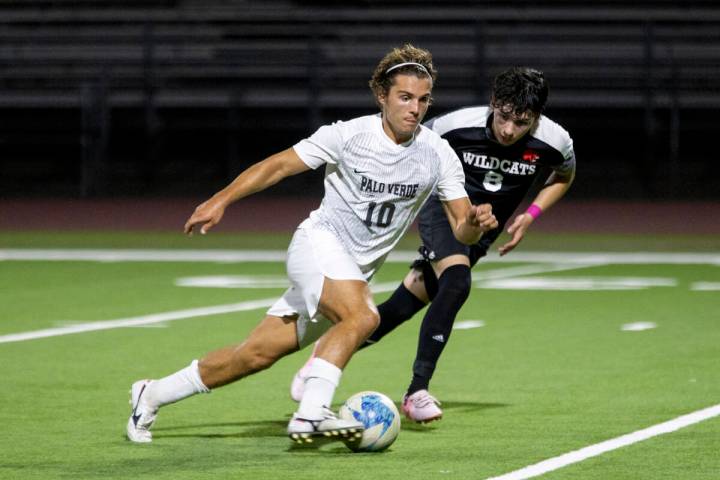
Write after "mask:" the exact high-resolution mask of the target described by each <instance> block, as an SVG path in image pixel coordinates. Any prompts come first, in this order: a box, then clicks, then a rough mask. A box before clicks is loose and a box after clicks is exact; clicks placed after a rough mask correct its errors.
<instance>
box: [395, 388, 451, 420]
mask: <svg viewBox="0 0 720 480" xmlns="http://www.w3.org/2000/svg"><path fill="white" fill-rule="evenodd" d="M438 405H440V402H439V401H438V399H437V398H435V397H433V396H432V395H430V393H429V392H428V391H427V390H418V391H417V392H415V393H413V394H412V395H409V396H408V395H405V396H404V397H403V402H402V411H403V413H404V414H405V416H406V417H407V418H408V419H409V420H412V421H414V422H417V423H428V422H432V421H433V420H440V419H441V418H442V410H440V407H438Z"/></svg>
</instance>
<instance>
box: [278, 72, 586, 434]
mask: <svg viewBox="0 0 720 480" xmlns="http://www.w3.org/2000/svg"><path fill="white" fill-rule="evenodd" d="M547 96H548V86H547V83H546V81H545V78H544V76H543V74H542V72H539V71H538V70H534V69H530V68H511V69H509V70H506V71H503V72H502V73H500V74H499V75H498V76H497V77H495V80H494V83H493V91H492V96H491V99H490V105H487V106H479V107H468V108H462V109H459V110H456V111H453V112H450V113H447V114H445V115H441V116H439V117H435V118H433V119H431V120H430V121H428V122H427V123H426V126H428V127H430V128H431V129H433V130H434V131H435V132H437V133H438V134H440V135H441V136H442V138H444V139H446V140H447V141H448V142H449V143H450V146H451V147H452V148H453V149H454V150H455V152H456V153H457V155H458V156H459V157H460V160H461V161H462V166H463V169H464V172H465V190H466V191H467V193H468V196H469V197H470V199H471V201H472V203H473V204H480V203H490V204H491V205H492V210H493V213H494V214H495V217H496V218H497V221H498V223H499V227H498V228H497V229H495V230H491V231H489V232H487V233H485V235H483V237H482V238H481V239H480V240H479V241H478V242H477V243H476V244H473V245H471V246H467V245H464V244H462V243H460V242H458V241H457V240H456V239H455V238H454V237H453V234H452V230H451V228H450V225H449V223H448V220H447V217H446V215H445V213H444V211H443V207H442V204H441V202H440V201H439V200H438V198H437V197H432V196H431V197H430V199H429V200H428V202H427V203H426V204H425V205H424V206H423V208H422V210H421V211H420V214H419V216H418V219H419V230H420V237H421V240H422V246H421V248H420V253H421V254H422V257H423V258H421V259H419V260H417V261H415V262H414V263H413V265H412V268H411V270H410V272H409V273H408V275H407V276H406V277H405V279H404V280H403V282H402V283H401V284H400V285H399V286H398V288H397V289H396V290H395V292H394V293H393V294H392V295H391V297H390V298H389V299H388V300H387V301H385V302H384V303H382V304H381V305H379V306H378V311H379V313H380V325H379V327H378V328H377V329H376V330H375V332H374V333H373V334H372V335H371V336H370V337H369V338H368V340H367V341H366V343H365V344H364V345H363V346H368V345H371V344H373V343H376V342H378V341H379V340H380V339H381V338H382V337H384V336H385V335H387V334H388V333H389V332H390V331H392V330H393V329H395V328H396V327H397V326H398V325H400V324H401V323H403V322H405V321H406V320H409V319H410V318H412V317H413V315H415V314H416V313H417V312H419V311H420V310H421V309H422V308H424V307H425V305H427V304H428V303H430V307H429V308H428V310H427V312H426V313H425V316H424V318H423V320H422V325H421V327H420V335H419V340H418V349H417V355H416V357H415V362H414V364H413V378H412V381H411V383H410V386H409V387H408V390H407V393H406V395H405V397H404V398H403V405H402V410H403V412H404V413H405V415H406V416H407V417H408V418H409V419H411V420H414V421H416V422H429V421H432V420H438V419H440V418H441V417H442V410H441V409H440V407H439V402H438V401H437V400H436V399H435V398H434V397H433V396H432V395H430V393H429V392H428V388H429V384H430V379H431V378H432V376H433V373H434V371H435V367H436V365H437V362H438V359H439V358H440V355H441V354H442V351H443V348H444V347H445V345H446V344H447V341H448V339H449V337H450V333H451V331H452V326H453V323H454V321H455V317H456V315H457V313H458V311H459V310H460V307H462V305H463V303H464V302H465V300H466V299H467V297H468V295H469V293H470V288H471V274H470V269H471V268H472V267H473V266H474V265H475V264H476V263H477V262H478V260H480V258H482V257H483V256H485V254H486V253H487V250H488V248H490V245H492V243H493V242H494V241H495V240H496V239H497V237H498V235H499V234H500V233H501V232H502V230H503V229H504V227H505V225H506V224H507V223H508V221H509V220H510V218H511V216H512V214H513V212H514V211H515V209H516V208H517V207H518V206H519V205H520V203H521V202H522V201H523V199H524V197H525V196H526V194H527V193H528V191H529V190H530V188H531V186H532V185H533V183H534V182H535V180H536V179H537V178H538V177H541V178H543V179H545V178H546V180H545V183H544V185H543V187H542V188H541V189H540V190H539V192H538V194H537V196H536V197H535V198H534V199H533V200H532V202H531V205H530V207H529V208H528V209H527V210H526V211H525V212H523V213H521V214H519V215H517V216H516V217H515V218H514V219H513V220H512V221H511V222H510V223H509V226H508V228H507V232H508V233H509V234H510V235H511V237H510V239H509V241H507V242H506V243H504V244H503V245H502V246H500V247H499V252H500V255H505V254H507V253H509V252H510V251H512V250H513V249H514V248H515V247H516V246H517V245H518V244H519V243H520V241H521V240H522V239H523V237H524V236H525V232H526V231H527V229H528V228H529V227H530V225H531V224H532V223H533V221H535V219H537V217H538V216H539V215H540V214H541V213H542V212H543V211H545V210H547V209H548V208H550V207H551V206H552V205H553V204H555V202H557V201H558V200H559V199H560V198H561V197H562V196H563V195H564V194H565V192H567V190H568V189H569V188H570V184H571V183H572V181H573V178H574V175H575V155H574V152H573V142H572V139H571V138H570V136H569V135H568V133H567V131H565V130H564V129H563V128H562V127H561V126H560V125H558V124H557V123H555V122H553V121H552V120H550V119H549V118H547V117H545V116H544V115H542V112H543V109H544V108H545V103H546V101H547ZM361 348H362V347H361ZM303 370H304V369H301V370H300V372H298V374H297V375H296V376H295V379H294V380H293V386H292V388H291V395H292V396H293V398H295V397H297V396H298V394H299V391H301V388H302V377H303Z"/></svg>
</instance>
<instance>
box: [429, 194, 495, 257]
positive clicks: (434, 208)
mask: <svg viewBox="0 0 720 480" xmlns="http://www.w3.org/2000/svg"><path fill="white" fill-rule="evenodd" d="M418 229H419V231H420V239H421V240H422V246H421V247H420V249H419V252H420V254H421V255H422V256H423V258H424V259H425V260H427V261H430V262H437V261H439V260H442V259H443V258H445V257H449V256H450V255H458V254H459V255H465V256H466V257H468V258H469V259H470V266H471V267H472V266H474V265H475V264H476V263H477V262H478V260H480V259H481V258H482V257H484V256H485V255H486V254H487V250H488V246H489V244H487V240H486V241H485V242H483V239H481V240H480V242H478V243H475V244H473V245H465V244H463V243H461V242H459V241H458V240H457V239H456V238H455V235H454V234H453V232H452V228H451V227H450V222H449V221H448V218H447V215H446V214H445V210H444V209H443V207H442V203H440V200H439V199H438V197H436V196H432V197H430V199H429V200H428V201H427V203H426V204H425V205H424V206H423V208H422V210H420V214H419V215H418Z"/></svg>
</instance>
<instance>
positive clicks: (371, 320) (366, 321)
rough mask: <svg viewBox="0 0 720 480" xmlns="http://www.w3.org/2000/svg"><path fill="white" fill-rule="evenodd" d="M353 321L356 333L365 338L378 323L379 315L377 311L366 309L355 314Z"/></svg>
mask: <svg viewBox="0 0 720 480" xmlns="http://www.w3.org/2000/svg"><path fill="white" fill-rule="evenodd" d="M354 323H355V324H356V325H357V330H358V333H360V334H361V335H364V336H365V337H366V338H367V337H368V336H370V334H371V333H372V332H374V331H375V329H376V328H377V327H378V325H380V315H378V313H377V312H374V311H372V310H368V311H367V312H363V313H362V314H358V315H356V316H355V319H354Z"/></svg>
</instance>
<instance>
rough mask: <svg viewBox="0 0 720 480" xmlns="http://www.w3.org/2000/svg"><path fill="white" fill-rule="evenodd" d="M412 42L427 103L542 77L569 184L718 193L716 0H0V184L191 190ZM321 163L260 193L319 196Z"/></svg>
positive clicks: (154, 193) (327, 105)
mask: <svg viewBox="0 0 720 480" xmlns="http://www.w3.org/2000/svg"><path fill="white" fill-rule="evenodd" d="M404 42H411V43H413V44H415V45H416V46H420V47H423V48H427V49H429V50H430V51H431V52H432V53H433V55H434V59H435V64H436V66H437V67H438V70H439V79H438V82H437V84H436V89H435V92H434V96H435V105H434V106H433V107H432V109H431V112H430V113H429V116H432V115H435V114H439V113H443V112H445V111H448V110H451V109H454V108H457V107H460V106H466V105H472V104H481V103H486V102H487V99H488V94H489V89H488V87H489V85H490V82H491V80H492V77H493V76H494V75H495V74H496V73H497V72H499V71H500V70H502V69H504V68H506V67H509V66H514V65H524V66H531V67H535V68H538V69H541V70H543V71H544V72H545V74H546V77H547V78H548V80H549V84H550V88H551V92H550V101H549V104H548V107H547V110H546V114H547V115H548V116H549V117H551V118H552V119H554V120H556V121H557V122H559V123H560V124H561V125H563V126H564V127H565V128H566V129H567V130H568V131H569V132H570V134H571V136H572V137H573V139H574V141H575V150H576V154H577V158H578V177H577V181H576V183H575V185H574V186H573V188H572V189H571V191H570V193H569V197H570V198H571V199H580V200H593V199H614V200H618V199H628V200H651V201H656V200H658V201H659V200H692V199H697V200H705V201H708V200H709V201H716V200H718V199H720V188H719V187H720V182H719V181H718V178H719V176H718V174H717V172H716V170H717V165H718V158H717V153H716V150H717V147H716V146H715V143H714V140H715V138H716V137H718V135H720V122H719V121H718V117H719V114H718V108H719V107H720V7H719V6H716V2H682V1H673V2H670V1H635V2H632V3H630V2H619V1H603V2H575V1H544V2H526V1H510V0H503V1H499V0H490V1H484V2H442V1H432V2H431V1H411V2H399V1H382V2H381V1H346V2H321V1H315V2H299V1H296V2H292V1H273V0H270V1H221V0H208V1H200V0H185V1H181V0H178V1H169V0H165V1H159V0H156V1H142V2H141V1H125V2H117V1H91V0H87V1H83V0H56V1H8V0H2V1H0V72H1V75H0V196H2V197H5V198H6V199H9V198H12V199H19V198H31V197H32V198H38V197H65V198H95V199H98V198H109V199H112V198H118V197H128V196H130V197H161V196H178V195H187V196H194V197H197V196H206V195H209V194H210V193H212V192H213V191H215V190H217V189H219V188H220V187H222V186H224V185H225V184H226V183H227V182H229V181H230V180H231V179H232V178H234V177H235V176H236V175H237V173H239V171H241V170H242V169H243V168H246V167H247V166H248V165H250V164H252V163H254V162H256V161H259V160H261V159H262V158H264V157H265V156H267V155H269V154H272V153H274V152H276V151H279V150H282V149H284V148H287V147H289V146H291V145H292V144H294V143H295V142H297V141H298V140H300V139H301V138H303V137H305V136H307V135H309V134H311V133H312V132H313V131H314V130H315V129H316V128H317V127H319V126H320V125H322V124H325V123H329V122H332V121H334V120H337V119H349V118H352V117H355V116H358V115H363V114H367V113H373V112H375V111H376V107H375V104H374V101H373V98H372V96H371V93H370V90H369V88H368V87H367V82H368V80H369V77H370V75H371V73H372V70H373V68H374V66H375V65H376V63H377V62H378V60H379V59H380V58H381V57H382V56H383V55H384V54H385V53H386V52H387V51H388V50H389V49H390V48H392V47H393V46H397V45H400V44H402V43H404ZM321 177H322V172H314V173H311V174H306V175H302V176H300V177H297V178H294V179H290V180H288V181H286V182H283V183H282V184H281V185H280V186H277V187H274V188H273V189H272V191H271V194H272V193H274V194H283V195H319V194H320V192H321V189H322V186H321V183H320V179H321Z"/></svg>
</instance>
